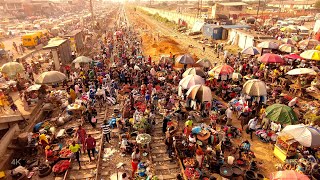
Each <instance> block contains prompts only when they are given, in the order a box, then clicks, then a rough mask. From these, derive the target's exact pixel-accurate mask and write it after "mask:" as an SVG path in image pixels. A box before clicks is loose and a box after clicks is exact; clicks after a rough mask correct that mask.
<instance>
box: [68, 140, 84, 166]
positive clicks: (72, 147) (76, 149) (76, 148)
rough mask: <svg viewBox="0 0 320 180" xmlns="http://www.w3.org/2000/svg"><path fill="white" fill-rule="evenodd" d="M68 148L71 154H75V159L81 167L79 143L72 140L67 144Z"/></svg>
mask: <svg viewBox="0 0 320 180" xmlns="http://www.w3.org/2000/svg"><path fill="white" fill-rule="evenodd" d="M69 149H70V151H71V152H72V153H73V154H75V156H76V160H77V161H78V163H79V169H81V166H80V149H81V147H80V145H79V144H76V142H75V141H73V142H72V144H71V145H70V146H69Z"/></svg>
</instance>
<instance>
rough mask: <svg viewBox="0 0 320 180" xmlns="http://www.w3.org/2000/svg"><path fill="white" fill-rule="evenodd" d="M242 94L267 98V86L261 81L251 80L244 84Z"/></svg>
mask: <svg viewBox="0 0 320 180" xmlns="http://www.w3.org/2000/svg"><path fill="white" fill-rule="evenodd" d="M242 92H243V93H244V94H248V95H250V96H266V95H267V86H266V84H265V83H264V82H263V81H261V80H259V79H251V80H248V81H247V82H245V83H244V85H243V88H242Z"/></svg>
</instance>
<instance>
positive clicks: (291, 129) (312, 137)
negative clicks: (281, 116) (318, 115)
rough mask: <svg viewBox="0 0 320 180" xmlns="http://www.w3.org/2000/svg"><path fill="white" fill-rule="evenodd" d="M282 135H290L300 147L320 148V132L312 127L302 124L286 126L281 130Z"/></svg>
mask: <svg viewBox="0 0 320 180" xmlns="http://www.w3.org/2000/svg"><path fill="white" fill-rule="evenodd" d="M282 133H286V134H290V135H291V136H292V137H293V138H294V139H295V140H296V141H298V142H299V143H300V144H301V145H302V146H305V147H319V146H320V132H319V130H318V129H316V128H314V127H312V126H307V125H304V124H297V125H288V126H286V127H285V128H284V129H283V130H282Z"/></svg>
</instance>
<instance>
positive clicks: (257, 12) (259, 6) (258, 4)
mask: <svg viewBox="0 0 320 180" xmlns="http://www.w3.org/2000/svg"><path fill="white" fill-rule="evenodd" d="M259 10H260V0H259V3H258V9H257V18H256V20H258V18H259Z"/></svg>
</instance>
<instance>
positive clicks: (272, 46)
mask: <svg viewBox="0 0 320 180" xmlns="http://www.w3.org/2000/svg"><path fill="white" fill-rule="evenodd" d="M258 47H259V48H264V49H278V47H279V44H278V43H276V42H273V41H263V42H261V43H259V44H258Z"/></svg>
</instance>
